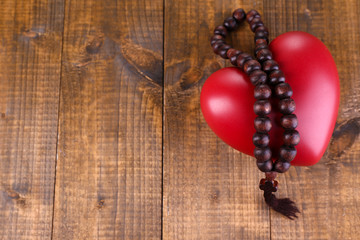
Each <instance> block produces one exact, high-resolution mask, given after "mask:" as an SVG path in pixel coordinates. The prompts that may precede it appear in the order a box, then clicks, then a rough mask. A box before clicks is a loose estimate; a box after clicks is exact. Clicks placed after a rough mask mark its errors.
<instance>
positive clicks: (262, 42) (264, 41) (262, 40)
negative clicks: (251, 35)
mask: <svg viewBox="0 0 360 240" xmlns="http://www.w3.org/2000/svg"><path fill="white" fill-rule="evenodd" d="M259 44H266V45H268V40H266V39H262V38H259V39H256V40H255V45H259Z"/></svg>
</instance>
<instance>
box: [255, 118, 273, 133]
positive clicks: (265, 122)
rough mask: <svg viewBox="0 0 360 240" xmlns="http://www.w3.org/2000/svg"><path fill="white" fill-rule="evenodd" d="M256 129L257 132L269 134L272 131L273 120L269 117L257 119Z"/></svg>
mask: <svg viewBox="0 0 360 240" xmlns="http://www.w3.org/2000/svg"><path fill="white" fill-rule="evenodd" d="M254 127H255V130H256V131H257V132H261V133H267V132H269V131H270V130H271V127H272V125H271V120H270V118H268V117H256V118H255V120H254Z"/></svg>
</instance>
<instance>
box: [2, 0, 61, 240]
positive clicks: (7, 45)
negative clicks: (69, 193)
mask: <svg viewBox="0 0 360 240" xmlns="http://www.w3.org/2000/svg"><path fill="white" fill-rule="evenodd" d="M63 13H64V8H63V2H62V1H57V0H54V1H51V0H40V1H39V0H38V1H33V0H29V1H14V0H5V1H0V115H1V117H0V138H1V141H0V239H6V240H9V239H16V240H19V239H50V236H51V228H52V215H53V197H54V179H55V158H56V140H57V122H58V104H59V84H60V67H61V45H62V31H63V24H62V22H63Z"/></svg>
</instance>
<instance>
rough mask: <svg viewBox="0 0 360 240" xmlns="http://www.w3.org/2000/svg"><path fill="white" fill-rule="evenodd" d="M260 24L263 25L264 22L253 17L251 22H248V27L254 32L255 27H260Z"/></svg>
mask: <svg viewBox="0 0 360 240" xmlns="http://www.w3.org/2000/svg"><path fill="white" fill-rule="evenodd" d="M260 26H264V23H263V22H262V21H261V19H260V18H254V19H253V20H252V21H251V22H250V29H251V31H253V32H255V30H256V28H258V27H260Z"/></svg>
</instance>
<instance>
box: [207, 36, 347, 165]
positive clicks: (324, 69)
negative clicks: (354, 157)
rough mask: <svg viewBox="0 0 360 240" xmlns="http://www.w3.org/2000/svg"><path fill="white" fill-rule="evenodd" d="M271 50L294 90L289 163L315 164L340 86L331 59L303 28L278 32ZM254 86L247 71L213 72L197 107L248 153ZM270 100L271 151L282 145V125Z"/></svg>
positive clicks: (328, 133) (326, 139)
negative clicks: (295, 137) (295, 140)
mask: <svg viewBox="0 0 360 240" xmlns="http://www.w3.org/2000/svg"><path fill="white" fill-rule="evenodd" d="M270 49H271V50H272V52H273V58H274V59H275V60H276V61H277V62H278V63H279V66H280V69H281V70H282V71H283V72H284V74H285V77H286V81H287V82H288V83H289V84H290V86H291V87H292V89H293V92H294V94H293V99H294V100H295V103H296V110H295V114H296V115H297V117H298V120H299V125H298V127H297V130H298V131H299V133H300V137H301V141H300V143H299V145H297V147H296V148H297V155H296V157H295V159H294V160H293V161H292V162H291V163H292V165H298V166H309V165H313V164H315V163H317V162H318V161H319V160H320V159H321V157H322V156H323V154H324V152H325V150H326V147H327V145H328V143H329V141H330V138H331V135H332V131H333V129H334V126H335V122H336V117H337V112H338V108H339V97H340V87H339V77H338V74H337V70H336V65H335V62H334V60H333V58H332V56H331V54H330V52H329V51H328V49H327V48H326V46H325V45H324V44H323V43H322V42H321V41H320V40H318V39H317V38H316V37H314V36H312V35H310V34H308V33H305V32H287V33H285V34H282V35H280V36H278V37H277V38H276V39H274V41H272V43H271V44H270ZM253 90H254V87H253V86H252V85H251V83H250V81H249V79H248V77H247V76H246V75H245V73H243V72H242V71H241V70H239V69H238V68H235V67H230V68H223V69H220V70H218V71H217V72H215V73H213V74H212V75H211V76H210V77H209V78H208V79H207V80H206V82H205V84H204V86H203V88H202V91H201V109H202V112H203V115H204V117H205V120H206V122H207V123H208V124H209V126H210V128H211V129H212V130H213V131H214V132H215V133H216V134H217V135H218V136H219V137H220V138H221V139H222V140H223V141H224V142H226V143H227V144H229V145H230V146H232V147H233V148H235V149H237V150H239V151H241V152H243V153H245V154H248V155H251V156H253V150H254V145H253V143H252V136H253V134H254V133H255V130H254V125H253V122H254V119H255V114H254V113H253V104H254V102H255V99H254V96H253ZM272 104H273V108H272V109H273V112H272V114H271V115H270V118H271V119H272V123H273V128H272V130H271V131H270V147H271V148H272V150H273V155H274V154H276V153H277V152H278V149H279V147H280V146H281V145H282V134H283V130H282V128H281V127H280V125H279V119H280V117H281V114H280V113H279V112H278V111H277V106H276V102H275V101H274V102H273V103H272ZM274 157H276V156H274Z"/></svg>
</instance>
